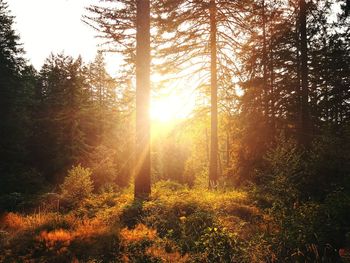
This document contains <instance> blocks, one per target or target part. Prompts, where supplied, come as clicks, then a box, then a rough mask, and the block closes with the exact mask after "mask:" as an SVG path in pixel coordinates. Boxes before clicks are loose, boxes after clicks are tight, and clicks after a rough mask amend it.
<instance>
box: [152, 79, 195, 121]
mask: <svg viewBox="0 0 350 263" xmlns="http://www.w3.org/2000/svg"><path fill="white" fill-rule="evenodd" d="M151 78H152V82H153V83H156V84H157V83H160V82H161V81H162V77H161V76H160V75H158V74H155V75H152V77H151ZM177 85H179V83H177ZM177 85H176V84H175V83H174V85H170V86H168V87H167V88H162V89H161V92H157V94H154V96H153V97H152V99H151V108H150V116H151V120H152V122H162V123H172V122H175V121H178V120H183V119H186V118H188V117H189V116H190V115H191V113H192V112H193V110H194V108H195V104H194V95H193V94H192V93H191V89H188V88H187V89H186V88H180V87H179V86H183V87H185V86H184V85H179V86H177ZM174 86H176V87H174ZM159 93H161V94H159Z"/></svg>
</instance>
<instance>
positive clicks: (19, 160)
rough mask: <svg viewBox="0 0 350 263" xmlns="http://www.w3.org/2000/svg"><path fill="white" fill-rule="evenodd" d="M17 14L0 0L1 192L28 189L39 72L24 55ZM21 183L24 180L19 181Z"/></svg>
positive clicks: (32, 176) (30, 178)
mask: <svg viewBox="0 0 350 263" xmlns="http://www.w3.org/2000/svg"><path fill="white" fill-rule="evenodd" d="M13 23H14V17H13V16H12V15H11V14H10V11H9V10H8V5H7V3H6V2H5V1H3V0H0V25H1V26H0V160H1V162H0V192H2V193H7V192H12V191H22V190H23V191H28V190H29V189H30V190H32V189H31V187H25V186H23V184H24V182H29V180H35V179H36V178H34V177H36V176H37V174H36V175H34V173H33V174H31V172H30V171H31V169H30V166H29V164H30V152H29V150H30V147H29V144H30V138H31V132H32V124H33V123H32V117H33V116H32V108H33V105H34V104H35V101H34V87H35V84H36V71H35V69H34V68H33V67H32V66H30V65H28V64H27V61H25V59H24V58H23V54H24V50H23V48H22V46H21V44H20V43H19V41H20V38H19V36H18V35H17V33H16V32H15V30H14V29H13ZM18 182H21V184H19V183H18Z"/></svg>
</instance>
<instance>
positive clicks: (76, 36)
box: [7, 0, 99, 70]
mask: <svg viewBox="0 0 350 263" xmlns="http://www.w3.org/2000/svg"><path fill="white" fill-rule="evenodd" d="M96 2H97V1H96V0H7V3H8V5H9V9H10V10H11V13H12V15H14V16H15V25H14V27H15V29H16V31H17V33H19V35H20V37H21V42H22V43H23V47H24V49H25V51H26V57H27V58H28V59H29V60H30V62H31V63H32V64H33V65H34V67H35V68H36V69H38V70H39V69H40V68H41V66H42V64H43V62H44V60H45V59H46V58H47V57H48V56H49V54H50V53H51V52H53V53H60V52H62V51H64V52H65V54H66V55H71V56H73V57H77V56H78V55H79V54H80V55H82V57H83V59H84V61H86V62H88V61H91V60H93V59H94V57H95V55H96V51H97V44H98V43H99V40H98V39H96V38H95V37H94V36H95V35H96V34H97V32H96V31H94V30H93V29H92V28H90V27H89V26H88V25H86V24H84V23H83V22H82V21H81V17H82V15H83V14H84V12H85V11H84V7H86V6H88V5H89V4H91V3H96Z"/></svg>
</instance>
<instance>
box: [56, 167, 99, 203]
mask: <svg viewBox="0 0 350 263" xmlns="http://www.w3.org/2000/svg"><path fill="white" fill-rule="evenodd" d="M61 191H62V197H63V198H64V200H66V201H67V202H68V203H70V204H77V203H78V202H80V201H82V200H83V199H85V198H87V197H89V196H90V195H91V193H92V191H93V185H92V180H91V170H90V169H89V168H84V167H82V166H81V165H80V164H79V165H78V166H73V167H72V169H71V170H69V171H68V176H67V177H66V178H65V179H64V182H63V184H62V185H61Z"/></svg>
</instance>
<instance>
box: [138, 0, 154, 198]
mask: <svg viewBox="0 0 350 263" xmlns="http://www.w3.org/2000/svg"><path fill="white" fill-rule="evenodd" d="M136 2H137V3H136V5H137V15H136V156H135V157H136V167H135V193H134V194H135V198H141V199H143V198H148V196H149V195H150V193H151V152H150V143H151V141H150V119H149V118H150V117H149V109H150V107H149V103H150V91H151V78H150V73H151V69H150V66H151V48H150V1H149V0H137V1H136Z"/></svg>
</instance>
